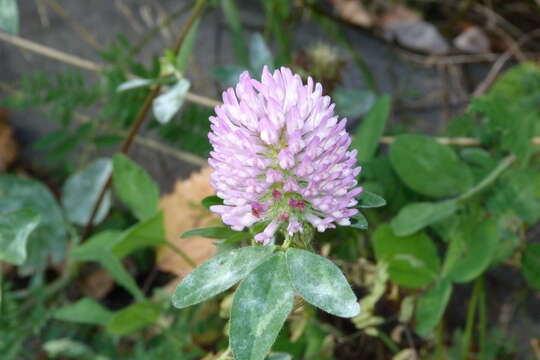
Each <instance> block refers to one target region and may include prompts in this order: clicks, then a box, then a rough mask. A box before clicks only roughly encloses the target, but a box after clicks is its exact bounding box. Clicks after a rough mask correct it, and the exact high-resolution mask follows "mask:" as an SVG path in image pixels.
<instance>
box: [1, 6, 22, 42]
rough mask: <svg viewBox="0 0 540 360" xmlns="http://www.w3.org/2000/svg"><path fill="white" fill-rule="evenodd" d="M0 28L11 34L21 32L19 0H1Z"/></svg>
mask: <svg viewBox="0 0 540 360" xmlns="http://www.w3.org/2000/svg"><path fill="white" fill-rule="evenodd" d="M0 30H2V31H5V32H8V33H10V34H17V33H18V32H19V8H18V6H17V0H0Z"/></svg>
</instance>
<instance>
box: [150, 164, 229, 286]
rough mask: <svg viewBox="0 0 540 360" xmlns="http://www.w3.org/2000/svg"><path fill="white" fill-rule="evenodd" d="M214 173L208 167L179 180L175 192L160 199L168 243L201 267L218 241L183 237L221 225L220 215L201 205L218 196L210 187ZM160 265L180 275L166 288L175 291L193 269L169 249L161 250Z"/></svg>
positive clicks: (159, 253)
mask: <svg viewBox="0 0 540 360" xmlns="http://www.w3.org/2000/svg"><path fill="white" fill-rule="evenodd" d="M211 171H212V170H211V169H210V168H204V169H202V170H201V171H199V172H196V173H193V174H192V175H191V176H190V177H189V178H188V179H187V180H179V181H178V182H177V183H176V185H175V187H174V192H173V193H172V194H168V195H165V196H163V197H162V198H161V200H160V208H161V209H163V211H164V221H165V233H166V237H167V240H168V241H169V242H171V243H173V244H174V245H176V246H177V247H178V248H179V249H180V250H182V251H184V252H185V253H186V254H187V255H188V256H189V257H190V258H191V259H192V260H193V261H194V262H195V263H196V264H201V263H203V262H205V261H206V260H208V259H209V258H211V257H212V256H213V255H214V253H215V251H216V246H215V245H214V244H213V243H214V241H215V240H213V239H206V238H202V237H198V236H194V237H190V238H187V239H180V235H181V234H182V233H184V232H185V231H187V230H190V229H193V228H200V227H207V226H211V225H218V224H219V220H218V218H217V216H215V215H214V214H212V213H211V212H210V211H209V210H207V209H205V208H204V207H203V206H202V205H201V201H202V199H204V198H205V197H207V196H210V195H214V193H215V192H214V189H213V188H212V186H211V185H210V173H211ZM157 266H158V268H159V269H160V270H162V271H167V272H171V273H173V274H176V275H177V276H178V278H177V279H175V280H173V281H172V282H171V283H170V284H169V285H167V287H166V289H167V290H171V291H174V288H175V286H176V285H177V283H178V280H180V279H182V278H183V277H184V276H186V275H187V274H188V273H189V272H191V270H193V268H192V267H191V265H189V264H188V263H187V262H186V261H185V260H183V259H182V258H181V257H180V256H179V255H178V254H176V253H175V252H174V251H173V250H171V249H170V248H169V247H167V246H163V247H161V248H160V249H159V251H158V254H157Z"/></svg>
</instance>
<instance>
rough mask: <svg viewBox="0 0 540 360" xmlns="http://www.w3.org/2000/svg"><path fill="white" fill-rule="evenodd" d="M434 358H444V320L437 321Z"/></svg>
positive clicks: (438, 359) (441, 359)
mask: <svg viewBox="0 0 540 360" xmlns="http://www.w3.org/2000/svg"><path fill="white" fill-rule="evenodd" d="M435 359H436V360H444V359H446V351H445V348H444V321H443V320H441V321H439V324H438V325H437V344H436V348H435Z"/></svg>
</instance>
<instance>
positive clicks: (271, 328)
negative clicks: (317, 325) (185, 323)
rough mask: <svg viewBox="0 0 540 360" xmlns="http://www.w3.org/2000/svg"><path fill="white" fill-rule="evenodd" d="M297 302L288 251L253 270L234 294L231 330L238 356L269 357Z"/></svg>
mask: <svg viewBox="0 0 540 360" xmlns="http://www.w3.org/2000/svg"><path fill="white" fill-rule="evenodd" d="M293 303H294V293H293V289H292V285H291V281H290V280H289V276H288V274H287V266H286V263H285V254H284V253H283V252H280V253H278V254H275V255H274V256H272V257H271V258H270V259H268V260H267V261H266V262H264V263H263V264H261V265H259V266H258V267H257V268H256V269H255V270H254V271H253V272H251V273H250V274H249V275H248V276H247V277H246V278H245V279H244V281H242V283H241V284H240V286H239V287H238V290H237V291H236V293H235V294H234V300H233V303H232V309H231V326H230V330H229V333H230V342H231V349H232V351H233V353H234V355H235V359H236V360H263V359H265V358H266V355H268V352H269V351H270V349H271V347H272V345H273V344H274V342H275V341H276V338H277V336H278V334H279V331H280V330H281V328H282V327H283V324H284V323H285V320H286V319H287V316H288V315H289V313H290V312H291V310H292V307H293Z"/></svg>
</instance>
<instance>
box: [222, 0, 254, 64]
mask: <svg viewBox="0 0 540 360" xmlns="http://www.w3.org/2000/svg"><path fill="white" fill-rule="evenodd" d="M221 8H222V9H223V13H224V14H225V19H226V20H227V24H228V25H229V27H230V29H231V33H232V39H233V45H234V52H235V54H236V61H237V62H238V63H240V64H242V65H244V66H246V67H247V66H248V65H249V55H248V48H247V46H246V44H247V42H246V40H245V39H244V34H243V32H242V24H241V23H240V15H239V14H238V7H237V6H236V1H235V0H222V1H221Z"/></svg>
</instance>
